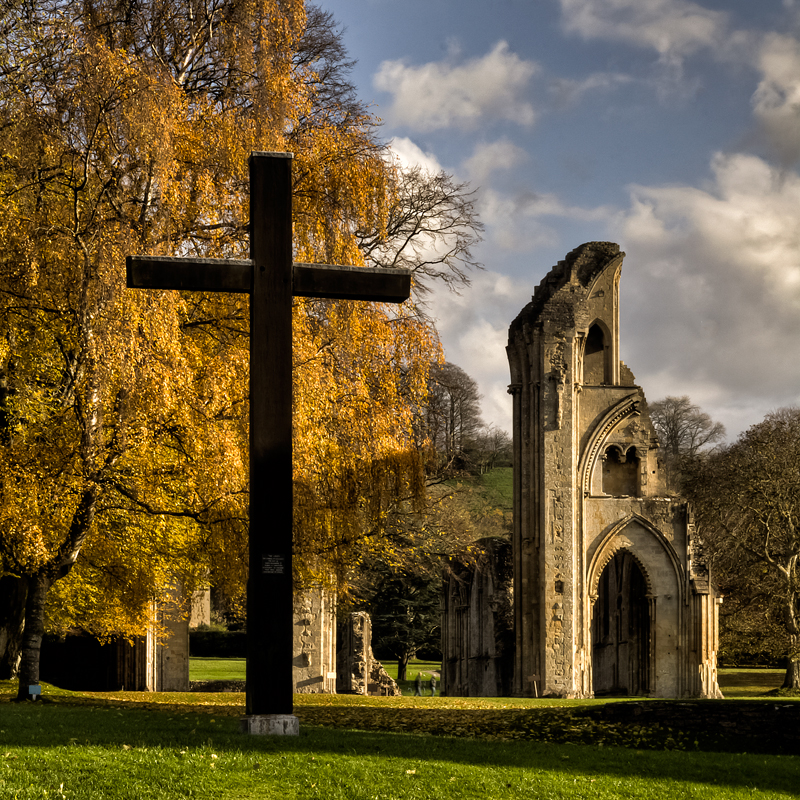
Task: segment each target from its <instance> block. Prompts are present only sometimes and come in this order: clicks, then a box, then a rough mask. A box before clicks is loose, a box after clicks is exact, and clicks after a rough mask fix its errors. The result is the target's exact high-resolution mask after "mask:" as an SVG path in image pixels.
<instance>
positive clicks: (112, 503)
mask: <svg viewBox="0 0 800 800" xmlns="http://www.w3.org/2000/svg"><path fill="white" fill-rule="evenodd" d="M0 13H1V15H2V18H1V19H0V74H1V75H2V80H1V81H0V122H2V124H1V125H0V193H2V197H3V207H4V212H5V213H4V215H3V217H2V219H0V253H2V255H0V457H2V461H3V465H4V469H3V472H2V474H0V677H2V676H3V674H5V675H8V674H9V673H10V672H11V671H12V670H13V669H14V667H15V666H16V662H17V660H18V658H19V654H20V653H21V654H22V659H21V664H20V670H19V672H20V697H21V698H24V697H25V696H26V694H27V685H28V684H29V683H35V682H36V681H37V680H38V652H39V644H40V642H41V636H42V633H43V630H44V625H45V620H47V622H48V624H49V625H50V627H52V628H54V629H57V630H65V629H67V628H69V627H70V626H71V625H74V624H76V622H78V621H79V622H80V625H81V626H82V627H84V628H85V629H87V630H89V631H90V632H92V633H94V634H96V635H98V636H100V637H105V636H111V635H124V636H133V635H137V634H140V633H141V632H142V631H143V628H144V627H145V625H146V624H147V623H149V622H151V619H150V616H149V614H150V612H149V611H148V609H150V608H151V602H150V601H152V600H153V599H155V598H157V597H158V596H160V594H161V593H162V592H163V590H164V587H165V586H167V585H168V584H170V583H173V584H174V583H178V584H180V585H181V586H182V588H183V589H184V590H186V591H191V590H192V588H193V587H194V586H196V585H198V583H200V582H203V581H207V580H209V579H210V580H212V581H214V582H215V583H217V584H220V585H224V586H226V591H227V594H228V596H230V597H232V598H236V597H237V596H239V595H241V592H242V589H243V582H244V574H243V570H244V569H245V567H244V565H245V564H246V563H247V559H246V557H245V555H246V530H247V514H246V510H247V497H248V489H249V487H248V485H247V441H248V431H247V418H248V416H247V412H248V397H247V389H246V387H247V337H248V329H247V326H248V309H247V307H246V302H247V301H246V299H242V298H241V297H240V296H228V295H213V294H208V295H206V294H199V295H188V294H186V295H184V294H179V293H176V292H161V293H155V292H135V291H130V290H126V289H125V288H124V258H125V256H126V255H127V254H131V253H142V254H144V253H153V254H162V255H198V256H207V257H246V256H247V246H248V240H247V231H246V220H247V218H248V209H247V203H248V193H247V191H248V187H247V171H246V170H247V157H248V155H249V153H250V152H251V151H253V150H289V151H293V152H294V153H295V164H294V186H293V194H294V232H295V248H296V258H297V260H299V261H304V260H305V261H321V262H329V263H331V262H332V263H351V264H356V265H361V264H367V265H369V264H370V263H381V264H384V263H386V259H387V258H390V257H391V255H392V253H395V254H396V255H398V258H400V259H401V260H402V261H403V262H404V265H405V266H409V265H410V266H411V267H412V269H413V268H414V266H415V259H416V264H417V265H418V267H419V269H418V273H417V274H418V276H419V278H420V279H426V278H428V279H429V278H436V277H437V276H438V277H444V278H445V279H447V280H450V279H451V278H452V277H453V275H456V276H457V277H459V275H458V273H459V272H460V271H462V270H463V269H464V268H465V267H468V266H470V265H471V264H472V261H471V255H470V249H469V247H470V244H471V243H474V242H475V241H476V240H477V238H478V236H479V231H480V225H479V223H478V222H477V219H476V216H475V211H474V207H473V204H472V197H471V195H470V194H469V192H468V191H467V189H466V187H464V186H460V185H458V184H455V183H454V182H452V180H450V179H448V178H447V177H446V176H430V178H429V179H428V180H429V182H430V183H431V184H432V185H433V184H434V183H436V182H438V189H437V191H439V196H440V197H441V196H442V188H441V187H442V186H444V197H443V199H442V201H441V203H440V204H439V205H438V206H433V207H432V208H433V210H432V211H428V212H427V213H428V216H429V217H430V218H431V226H429V227H427V228H424V229H423V230H424V233H423V234H421V236H422V237H423V238H424V241H423V239H422V238H418V237H414V236H412V237H411V238H408V237H407V236H405V232H404V229H403V228H402V226H401V227H399V228H398V227H397V220H398V219H399V218H400V217H401V216H402V215H403V214H404V213H405V212H404V211H403V212H402V213H401V209H403V208H405V207H407V206H408V204H409V191H410V189H409V185H410V184H409V182H408V175H407V173H404V172H403V171H402V170H399V169H398V167H397V166H396V165H395V164H393V163H392V162H391V160H390V159H389V158H388V157H387V150H386V148H385V146H383V145H382V144H381V143H380V141H379V140H378V138H377V136H376V131H375V127H374V120H373V119H372V118H371V117H370V116H369V115H368V114H367V113H366V112H365V110H364V109H363V108H362V107H361V105H360V104H359V103H358V102H357V101H356V99H355V96H354V92H353V89H352V86H351V85H350V84H349V83H348V81H347V78H346V69H347V62H346V59H345V53H344V50H343V48H342V44H341V35H340V33H339V31H337V29H336V27H335V24H334V22H333V20H332V18H331V17H330V15H328V14H326V13H324V12H322V11H320V10H319V9H316V8H309V9H306V8H305V7H304V4H303V2H302V0H160V1H156V0H133V2H131V0H125V2H116V1H115V0H95V2H90V0H45V1H44V2H34V1H32V0H18V1H16V2H14V0H12V2H6V3H4V5H3V10H2V12H0ZM412 177H413V178H414V181H415V185H417V186H419V185H422V184H424V183H425V180H426V179H425V177H424V176H420V175H419V174H417V175H414V176H412ZM446 213H450V214H454V215H455V216H454V217H452V218H450V219H449V221H448V222H447V227H446V228H445V229H443V230H440V231H438V232H437V231H436V228H435V226H436V224H438V223H436V221H435V220H434V219H433V218H434V217H437V218H440V219H444V218H445V217H446ZM437 239H438V240H439V241H440V245H441V246H439V247H438V249H437V252H438V253H439V255H438V256H436V258H434V259H433V260H431V259H429V258H427V257H426V256H425V253H427V252H430V245H431V244H435V242H436V240H437ZM365 242H369V247H365V246H364V243H365ZM448 243H449V244H448ZM417 244H420V245H422V246H420V247H419V248H418V247H417ZM360 245H361V246H360ZM372 254H375V257H374V258H372V257H371V256H372ZM378 254H380V260H378V258H377V255H378ZM365 256H366V257H365ZM294 349H295V442H296V444H295V454H296V457H295V475H294V479H295V486H296V496H297V502H296V514H295V518H296V525H295V528H296V530H295V552H296V559H295V561H296V564H297V569H296V575H295V577H296V582H297V584H298V585H303V584H304V583H308V582H312V581H319V580H330V579H331V576H334V578H335V576H336V575H337V574H339V575H341V574H342V572H343V565H345V564H348V563H349V564H352V563H353V561H354V560H356V561H357V559H358V558H359V553H360V552H361V551H362V550H363V549H364V548H367V549H370V550H372V551H374V550H375V549H380V547H382V546H383V544H382V541H383V540H382V524H383V523H382V521H383V520H384V519H386V518H387V517H388V515H389V510H390V508H391V506H392V503H394V502H396V501H397V498H419V497H421V494H422V486H423V483H422V477H421V471H420V458H419V455H418V453H417V451H416V449H415V447H414V438H413V433H414V432H413V419H414V409H415V408H418V407H419V405H420V404H421V403H423V402H424V396H425V392H426V385H427V378H428V369H429V365H430V364H431V363H432V362H435V361H436V360H437V358H438V357H439V356H438V344H437V340H436V336H435V331H434V330H433V329H432V327H431V325H430V323H429V322H428V321H427V320H426V318H425V317H424V315H421V314H420V313H418V311H417V310H416V309H415V307H414V304H413V302H411V303H408V304H406V305H404V306H403V307H401V308H400V309H399V310H397V309H389V308H387V307H383V306H380V305H377V304H355V303H346V302H342V303H336V304H334V303H330V302H326V301H314V300H300V299H298V300H297V301H296V304H295V308H294Z"/></svg>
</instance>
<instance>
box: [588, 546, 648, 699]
mask: <svg viewBox="0 0 800 800" xmlns="http://www.w3.org/2000/svg"><path fill="white" fill-rule="evenodd" d="M649 675H650V605H649V603H648V600H647V580H646V579H645V577H644V574H643V573H642V570H641V569H640V567H639V565H638V564H637V563H636V560H635V559H634V558H633V556H632V555H631V554H630V553H629V552H628V551H627V550H620V551H619V552H618V553H616V555H614V557H613V558H612V559H611V561H609V562H608V564H607V565H606V567H605V569H604V570H603V574H602V575H601V576H600V581H599V582H598V586H597V600H595V604H594V610H593V614H592V681H593V690H594V693H595V695H645V694H647V693H648V692H649V690H650V686H649Z"/></svg>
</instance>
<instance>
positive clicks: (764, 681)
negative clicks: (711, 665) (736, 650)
mask: <svg viewBox="0 0 800 800" xmlns="http://www.w3.org/2000/svg"><path fill="white" fill-rule="evenodd" d="M785 675H786V670H785V669H747V668H744V667H731V668H730V669H721V670H719V675H718V682H719V688H720V689H721V690H722V693H723V694H724V695H725V697H727V698H730V699H733V698H736V697H759V696H761V695H764V694H765V693H766V692H769V691H771V690H772V689H779V688H780V686H781V684H782V683H783V679H784V676H785Z"/></svg>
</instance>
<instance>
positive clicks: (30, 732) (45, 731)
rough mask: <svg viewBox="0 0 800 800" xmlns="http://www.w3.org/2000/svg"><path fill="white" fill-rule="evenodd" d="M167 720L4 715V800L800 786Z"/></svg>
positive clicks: (435, 740)
mask: <svg viewBox="0 0 800 800" xmlns="http://www.w3.org/2000/svg"><path fill="white" fill-rule="evenodd" d="M118 699H119V696H118ZM402 702H406V703H407V702H408V701H402ZM115 705H116V704H115ZM166 709H167V710H162V711H157V710H145V709H137V708H125V709H120V708H117V707H108V705H106V706H103V707H80V706H70V705H63V704H61V702H59V701H58V698H57V701H56V702H54V703H53V704H49V705H47V704H38V705H35V704H22V705H16V704H11V703H2V704H0V798H3V800H6V798H8V799H9V800H10V799H11V798H19V800H32V799H33V798H48V800H50V799H51V798H70V799H72V798H74V800H106V799H107V800H177V798H186V797H192V798H222V799H223V800H234V798H235V799H236V800H239V798H276V799H277V798H280V799H281V800H283V799H284V798H288V799H289V800H306V799H307V798H308V799H310V798H325V799H326V800H328V799H329V798H330V799H331V800H406V799H408V800H428V798H432V797H446V798H479V799H480V800H487V799H488V800H512V798H513V799H514V800H517V798H531V799H532V798H537V800H538V798H549V799H551V800H560V799H561V798H565V799H566V798H570V799H572V798H575V799H576V800H577V798H592V800H617V798H647V800H683V799H684V798H686V799H687V800H688V798H697V800H740V799H741V800H744V798H758V799H759V800H761V799H762V798H763V799H765V800H766V799H767V798H769V799H770V800H771V799H772V798H776V799H777V798H791V797H797V796H798V795H797V792H798V787H800V764H799V760H798V759H797V758H796V757H788V756H783V757H781V756H756V755H743V754H736V755H734V754H721V753H686V752H677V751H671V752H657V751H640V750H632V749H623V748H616V747H598V746H585V745H573V746H570V745H554V744H545V743H541V742H532V741H524V740H523V741H516V742H513V743H509V742H497V741H486V740H482V739H474V738H468V737H464V736H462V737H458V738H457V737H449V736H426V735H415V734H405V733H391V732H372V731H370V732H366V731H359V730H326V729H325V728H322V727H318V726H314V725H310V724H307V723H305V722H303V723H302V725H301V735H300V736H299V737H256V736H252V737H246V736H243V735H242V734H240V733H238V720H237V719H235V718H233V717H229V716H222V715H217V714H212V713H198V712H199V711H200V709H201V707H200V706H198V707H197V709H196V710H187V709H186V708H184V709H183V710H182V711H176V710H175V708H174V707H171V706H166ZM205 710H206V712H207V711H208V709H207V708H205Z"/></svg>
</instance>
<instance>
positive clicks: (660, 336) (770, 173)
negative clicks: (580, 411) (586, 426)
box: [620, 154, 800, 434]
mask: <svg viewBox="0 0 800 800" xmlns="http://www.w3.org/2000/svg"><path fill="white" fill-rule="evenodd" d="M712 171H713V180H712V181H711V182H710V184H709V185H708V186H707V187H706V188H705V189H698V188H693V187H687V186H666V187H643V186H637V187H633V189H632V204H631V208H630V209H629V211H628V212H627V213H625V214H624V215H623V217H622V218H621V220H620V223H621V224H620V232H621V235H622V240H623V242H624V247H625V249H626V251H627V253H628V258H627V259H626V265H625V267H624V276H623V281H622V285H621V291H622V304H621V310H622V316H623V330H622V332H621V346H622V349H623V354H624V355H623V358H624V359H625V361H626V362H627V363H628V364H629V366H630V367H631V368H632V369H633V371H634V373H635V374H636V376H637V379H638V380H639V381H640V382H641V383H642V385H643V386H644V387H645V389H646V390H647V392H648V396H649V397H650V398H651V399H658V398H659V397H661V396H663V395H666V394H672V395H681V394H688V395H690V396H691V397H692V399H693V400H695V402H699V403H700V404H701V405H703V406H706V410H708V411H709V412H711V413H712V416H716V417H719V418H720V419H721V421H722V422H724V423H725V424H726V425H727V426H728V428H729V433H730V434H736V433H737V432H738V431H739V430H740V429H741V427H742V425H743V424H745V422H749V423H752V422H754V421H757V420H758V419H759V418H760V417H761V416H763V414H765V413H766V412H767V411H769V410H770V409H772V408H775V407H778V406H780V405H787V404H791V403H796V402H800V359H797V357H796V353H797V351H798V349H800V227H798V225H797V209H798V208H800V176H798V175H797V174H795V173H788V174H787V173H785V172H781V171H778V170H776V169H774V168H773V167H771V166H770V165H769V164H767V163H766V162H765V161H763V160H761V159H759V158H756V157H754V156H748V155H741V154H736V155H729V156H722V155H717V156H715V158H714V160H713V162H712Z"/></svg>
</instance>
